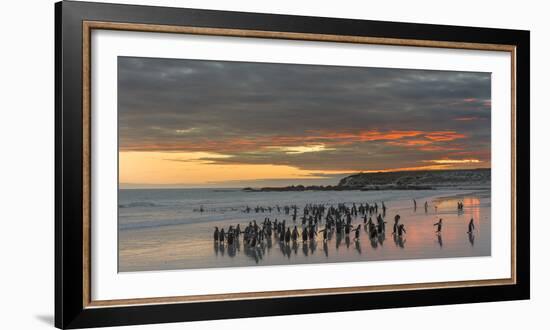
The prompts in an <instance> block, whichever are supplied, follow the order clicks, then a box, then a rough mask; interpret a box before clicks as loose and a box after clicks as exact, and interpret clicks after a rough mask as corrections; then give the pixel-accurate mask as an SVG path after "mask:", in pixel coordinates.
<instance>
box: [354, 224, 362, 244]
mask: <svg viewBox="0 0 550 330" xmlns="http://www.w3.org/2000/svg"><path fill="white" fill-rule="evenodd" d="M360 233H361V225H360V224H359V225H358V226H357V228H355V240H356V241H357V240H359V234H360Z"/></svg>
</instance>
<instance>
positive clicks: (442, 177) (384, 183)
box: [338, 169, 491, 190]
mask: <svg viewBox="0 0 550 330" xmlns="http://www.w3.org/2000/svg"><path fill="white" fill-rule="evenodd" d="M490 184H491V169H472V170H437V171H404V172H376V173H358V174H353V175H350V176H347V177H345V178H343V179H341V180H340V182H339V183H338V186H339V187H349V188H351V187H353V188H355V189H361V190H380V189H413V190H416V189H435V188H443V187H457V186H460V187H465V186H467V187H484V188H485V187H489V186H490Z"/></svg>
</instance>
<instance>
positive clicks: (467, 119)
mask: <svg viewBox="0 0 550 330" xmlns="http://www.w3.org/2000/svg"><path fill="white" fill-rule="evenodd" d="M479 119H481V118H479V117H458V118H455V119H454V120H457V121H472V120H479Z"/></svg>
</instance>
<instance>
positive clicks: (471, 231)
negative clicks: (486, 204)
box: [468, 218, 475, 234]
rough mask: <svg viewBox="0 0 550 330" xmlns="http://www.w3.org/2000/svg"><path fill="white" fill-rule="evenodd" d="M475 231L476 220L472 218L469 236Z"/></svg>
mask: <svg viewBox="0 0 550 330" xmlns="http://www.w3.org/2000/svg"><path fill="white" fill-rule="evenodd" d="M474 229H475V225H474V218H471V219H470V223H469V224H468V234H470V233H473V232H474Z"/></svg>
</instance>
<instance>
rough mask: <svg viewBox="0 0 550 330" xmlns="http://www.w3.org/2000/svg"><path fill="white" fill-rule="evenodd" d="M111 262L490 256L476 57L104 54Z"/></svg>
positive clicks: (487, 85) (484, 84)
mask: <svg viewBox="0 0 550 330" xmlns="http://www.w3.org/2000/svg"><path fill="white" fill-rule="evenodd" d="M117 79H118V80H117V97H118V98H117V102H118V103H117V108H118V271H119V272H140V271H162V270H178V269H204V268H219V267H255V266H281V265H287V266H290V265H301V264H321V263H341V262H348V263H349V262H391V261H392V260H404V259H409V260H411V262H414V260H418V259H433V258H471V257H490V256H491V240H492V237H491V72H465V71H439V70H421V69H408V68H389V67H356V66H343V65H340V66H334V65H317V64H316V65H312V64H296V63H263V62H237V61H218V60H204V59H185V58H152V57H129V56H118V58H117Z"/></svg>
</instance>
